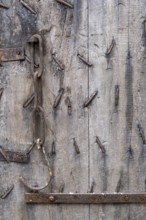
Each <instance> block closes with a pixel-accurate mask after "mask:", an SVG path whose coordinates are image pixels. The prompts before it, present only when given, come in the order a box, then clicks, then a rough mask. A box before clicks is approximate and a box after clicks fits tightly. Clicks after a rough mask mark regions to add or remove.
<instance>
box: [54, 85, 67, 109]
mask: <svg viewBox="0 0 146 220" xmlns="http://www.w3.org/2000/svg"><path fill="white" fill-rule="evenodd" d="M63 93H64V89H63V88H61V89H60V90H59V92H58V95H57V97H56V99H55V101H54V105H53V108H57V106H58V105H59V103H60V101H61V98H62V95H63Z"/></svg>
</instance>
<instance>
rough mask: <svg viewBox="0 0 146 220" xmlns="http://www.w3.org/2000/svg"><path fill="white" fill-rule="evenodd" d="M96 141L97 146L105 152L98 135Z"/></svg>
mask: <svg viewBox="0 0 146 220" xmlns="http://www.w3.org/2000/svg"><path fill="white" fill-rule="evenodd" d="M96 143H97V144H98V146H99V147H100V149H101V151H102V153H103V154H105V153H106V150H105V147H104V146H103V144H102V143H101V141H100V139H99V137H98V136H96Z"/></svg>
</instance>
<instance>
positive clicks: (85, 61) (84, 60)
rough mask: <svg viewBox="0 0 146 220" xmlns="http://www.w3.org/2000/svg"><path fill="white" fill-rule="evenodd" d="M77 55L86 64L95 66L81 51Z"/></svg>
mask: <svg viewBox="0 0 146 220" xmlns="http://www.w3.org/2000/svg"><path fill="white" fill-rule="evenodd" d="M77 56H78V57H79V59H81V60H82V61H83V62H84V63H85V64H86V65H88V66H89V67H91V66H93V64H92V63H90V62H89V61H87V60H86V59H85V58H84V57H83V56H81V55H80V54H79V53H78V54H77Z"/></svg>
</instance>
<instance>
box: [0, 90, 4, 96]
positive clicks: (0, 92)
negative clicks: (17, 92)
mask: <svg viewBox="0 0 146 220" xmlns="http://www.w3.org/2000/svg"><path fill="white" fill-rule="evenodd" d="M3 91H4V88H0V99H1V97H2V94H3Z"/></svg>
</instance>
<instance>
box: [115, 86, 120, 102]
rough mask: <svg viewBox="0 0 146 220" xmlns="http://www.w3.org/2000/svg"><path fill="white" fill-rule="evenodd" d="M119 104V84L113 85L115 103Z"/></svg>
mask: <svg viewBox="0 0 146 220" xmlns="http://www.w3.org/2000/svg"><path fill="white" fill-rule="evenodd" d="M118 104H119V85H116V86H115V105H116V106H117V105H118Z"/></svg>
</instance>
